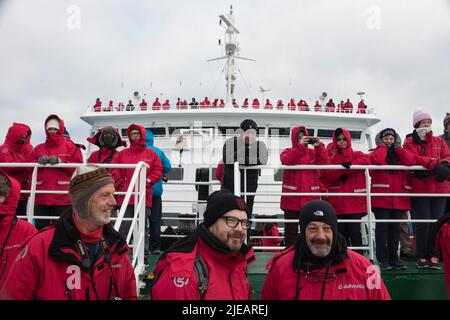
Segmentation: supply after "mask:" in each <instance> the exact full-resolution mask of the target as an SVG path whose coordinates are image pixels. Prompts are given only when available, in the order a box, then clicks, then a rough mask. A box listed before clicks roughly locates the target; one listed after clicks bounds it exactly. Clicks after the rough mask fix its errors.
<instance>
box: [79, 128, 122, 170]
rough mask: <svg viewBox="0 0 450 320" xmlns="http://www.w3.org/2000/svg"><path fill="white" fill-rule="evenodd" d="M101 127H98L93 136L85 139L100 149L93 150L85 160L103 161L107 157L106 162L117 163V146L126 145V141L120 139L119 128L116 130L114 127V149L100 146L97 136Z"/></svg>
mask: <svg viewBox="0 0 450 320" xmlns="http://www.w3.org/2000/svg"><path fill="white" fill-rule="evenodd" d="M103 129H104V128H101V129H98V131H97V133H96V134H95V136H93V137H91V138H87V139H86V140H87V141H88V142H90V143H92V144H94V145H96V146H97V147H99V148H100V150H97V151H94V152H92V153H91V155H90V156H89V158H88V160H87V163H105V162H106V161H107V160H108V159H109V162H108V163H117V157H118V156H119V152H118V151H117V148H119V147H121V146H124V147H126V146H127V143H126V142H125V141H123V140H122V137H121V136H120V133H119V130H117V128H115V131H116V137H117V142H115V146H114V149H110V148H108V147H105V146H103V147H102V146H101V145H100V142H99V138H100V134H101V133H102V130H103ZM111 153H113V155H112V156H111Z"/></svg>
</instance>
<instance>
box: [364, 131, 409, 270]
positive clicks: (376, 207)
mask: <svg viewBox="0 0 450 320" xmlns="http://www.w3.org/2000/svg"><path fill="white" fill-rule="evenodd" d="M375 143H376V145H377V147H376V149H374V150H373V151H372V152H371V153H370V160H371V163H372V164H373V165H405V166H412V165H415V160H414V156H413V155H412V154H411V153H410V152H409V151H407V150H406V149H404V148H402V147H401V143H402V141H401V138H400V136H399V135H398V133H397V132H396V131H395V130H394V129H391V128H386V129H383V130H381V131H380V132H379V133H378V134H377V135H376V137H375ZM370 176H371V177H372V186H371V189H372V190H371V192H372V193H407V192H409V190H411V187H410V186H409V183H408V176H407V172H406V171H405V170H371V171H370ZM371 201H372V210H373V213H374V214H375V218H376V219H383V220H386V219H395V220H399V219H402V217H403V216H404V214H405V213H406V211H407V210H410V209H411V201H410V199H409V197H396V196H390V197H372V199H371ZM399 241H400V223H377V224H376V226H375V242H376V255H377V261H378V264H379V266H380V269H381V270H391V269H406V265H404V264H403V263H402V262H401V261H400V259H399V256H398V253H397V251H398V246H399Z"/></svg>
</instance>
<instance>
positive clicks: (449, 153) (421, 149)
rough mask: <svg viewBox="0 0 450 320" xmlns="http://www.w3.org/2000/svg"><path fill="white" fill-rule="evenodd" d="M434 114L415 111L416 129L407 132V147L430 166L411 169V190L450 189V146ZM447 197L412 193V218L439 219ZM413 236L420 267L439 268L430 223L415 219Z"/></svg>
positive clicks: (425, 165) (419, 159)
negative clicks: (434, 121)
mask: <svg viewBox="0 0 450 320" xmlns="http://www.w3.org/2000/svg"><path fill="white" fill-rule="evenodd" d="M431 124H432V120H431V116H430V114H428V113H426V112H423V111H416V112H414V115H413V126H414V131H413V132H412V133H411V134H408V135H407V136H406V140H405V145H404V147H405V149H406V150H408V151H409V152H411V153H412V154H413V155H414V157H415V161H416V163H417V164H418V165H421V166H423V167H425V168H427V169H429V170H421V171H412V172H411V173H410V175H409V183H410V185H411V188H412V193H450V183H449V181H447V180H446V179H448V178H449V176H450V168H449V163H450V149H449V148H448V147H447V145H446V144H445V142H444V141H443V140H442V139H440V138H438V137H434V136H433V131H432V130H431ZM446 201H447V199H446V198H445V197H413V198H412V199H411V207H412V210H411V216H412V218H413V219H439V218H440V217H441V216H442V215H443V214H444V210H445V205H446ZM413 227H414V236H415V239H414V240H415V247H416V257H417V259H418V260H417V268H419V269H423V268H432V269H440V268H441V266H440V263H439V258H438V252H437V250H436V248H435V247H434V245H433V243H432V241H431V226H430V224H429V223H415V224H414V225H413Z"/></svg>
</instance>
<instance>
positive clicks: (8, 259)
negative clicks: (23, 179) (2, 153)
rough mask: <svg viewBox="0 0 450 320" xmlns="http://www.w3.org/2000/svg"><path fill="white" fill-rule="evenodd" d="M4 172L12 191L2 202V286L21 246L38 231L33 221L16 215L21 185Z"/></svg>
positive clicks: (0, 261)
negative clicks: (29, 221) (30, 221)
mask: <svg viewBox="0 0 450 320" xmlns="http://www.w3.org/2000/svg"><path fill="white" fill-rule="evenodd" d="M0 173H1V172H0ZM3 174H4V175H5V176H6V177H7V178H8V180H9V184H10V191H9V194H8V196H7V197H6V201H5V202H4V203H2V204H0V246H1V247H0V288H1V287H2V285H3V282H4V281H5V279H6V277H7V275H8V274H9V271H10V270H11V267H12V265H13V263H14V261H15V260H16V257H17V254H18V253H19V248H20V247H21V246H22V244H23V243H24V242H25V241H26V240H27V239H28V238H29V237H30V236H32V235H33V234H35V233H36V232H37V231H36V228H35V227H34V226H33V225H32V224H31V223H28V222H27V221H24V220H21V219H18V218H16V217H15V214H16V207H17V203H18V202H19V194H20V185H19V183H18V182H17V181H16V180H15V179H13V178H11V177H9V176H8V175H6V173H3Z"/></svg>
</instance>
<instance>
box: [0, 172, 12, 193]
mask: <svg viewBox="0 0 450 320" xmlns="http://www.w3.org/2000/svg"><path fill="white" fill-rule="evenodd" d="M10 190H11V185H10V183H9V180H8V177H7V176H5V175H4V174H3V173H0V196H7V195H8V194H9V191H10Z"/></svg>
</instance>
